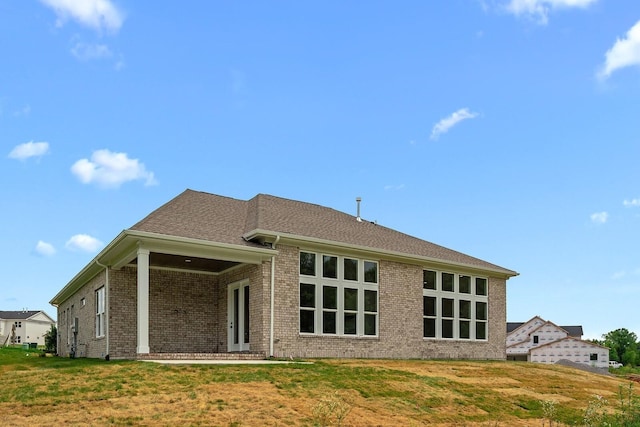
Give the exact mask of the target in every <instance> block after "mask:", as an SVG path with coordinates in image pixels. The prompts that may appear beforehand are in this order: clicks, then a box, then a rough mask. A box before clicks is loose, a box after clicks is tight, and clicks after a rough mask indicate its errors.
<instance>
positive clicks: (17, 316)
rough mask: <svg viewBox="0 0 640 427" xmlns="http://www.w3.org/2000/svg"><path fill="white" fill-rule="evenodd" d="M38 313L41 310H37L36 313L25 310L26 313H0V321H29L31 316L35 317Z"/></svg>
mask: <svg viewBox="0 0 640 427" xmlns="http://www.w3.org/2000/svg"><path fill="white" fill-rule="evenodd" d="M40 312H41V310H37V311H33V310H26V311H0V319H7V320H25V319H29V318H30V317H32V316H35V315H36V314H38V313H40ZM45 314H46V313H45ZM47 317H48V316H47Z"/></svg>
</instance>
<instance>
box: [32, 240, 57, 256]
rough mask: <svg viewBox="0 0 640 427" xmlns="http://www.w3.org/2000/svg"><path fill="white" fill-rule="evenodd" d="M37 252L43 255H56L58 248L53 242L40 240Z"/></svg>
mask: <svg viewBox="0 0 640 427" xmlns="http://www.w3.org/2000/svg"><path fill="white" fill-rule="evenodd" d="M36 253H38V254H39V255H43V256H52V255H55V253H56V248H54V247H53V245H52V244H51V243H47V242H43V241H42V240H38V243H37V244H36Z"/></svg>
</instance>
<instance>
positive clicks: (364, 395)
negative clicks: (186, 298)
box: [0, 348, 640, 426]
mask: <svg viewBox="0 0 640 427" xmlns="http://www.w3.org/2000/svg"><path fill="white" fill-rule="evenodd" d="M313 362H314V363H313V364H295V363H294V364H287V365H158V364H154V363H149V362H134V361H113V360H112V361H109V362H106V361H104V360H92V359H66V358H58V357H40V352H33V351H27V350H22V349H15V348H3V349H0V384H1V385H2V386H1V387H0V418H1V419H4V420H5V421H3V424H4V425H18V426H20V425H31V426H33V425H58V424H68V425H207V426H208V425H220V426H256V425H267V426H298V425H301V426H314V425H345V426H347V425H349V426H351V425H353V426H370V425H383V426H384V425H407V426H411V425H415V426H418V425H425V424H429V425H435V426H437V425H441V426H445V425H457V426H474V425H482V426H527V425H534V426H540V425H543V423H545V424H544V425H550V424H549V423H550V422H553V425H605V424H604V423H603V421H604V420H605V419H606V421H608V422H615V423H614V424H610V425H614V426H616V425H622V426H625V425H627V426H640V421H638V420H640V404H639V403H638V396H639V389H640V385H638V387H634V385H633V383H632V382H630V381H628V380H625V379H624V378H619V377H614V376H605V375H597V374H592V373H587V372H584V371H580V370H575V369H571V368H567V367H562V366H545V365H537V364H527V363H519V362H496V361H484V362H479V361H418V360H409V361H402V360H315V361H313ZM598 396H599V397H598ZM621 398H622V399H621ZM585 417H587V419H586V423H585ZM625 423H626V424H625Z"/></svg>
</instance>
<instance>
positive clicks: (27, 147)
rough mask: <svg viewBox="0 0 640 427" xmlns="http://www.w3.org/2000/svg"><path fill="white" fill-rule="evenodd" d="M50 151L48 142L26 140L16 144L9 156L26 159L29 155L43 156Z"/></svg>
mask: <svg viewBox="0 0 640 427" xmlns="http://www.w3.org/2000/svg"><path fill="white" fill-rule="evenodd" d="M48 152H49V143H48V142H33V141H31V142H25V143H24V144H20V145H16V146H15V147H14V148H13V150H11V152H10V153H9V158H11V159H19V160H25V159H28V158H29V157H41V156H44V155H45V154H47V153H48Z"/></svg>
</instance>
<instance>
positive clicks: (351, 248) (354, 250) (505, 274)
mask: <svg viewBox="0 0 640 427" xmlns="http://www.w3.org/2000/svg"><path fill="white" fill-rule="evenodd" d="M277 236H280V239H281V240H280V242H279V243H285V242H289V243H292V244H297V245H300V244H303V245H305V246H306V247H309V248H317V249H321V250H327V251H331V250H333V251H335V250H336V248H338V249H339V250H341V251H343V252H345V253H349V254H353V255H357V256H361V257H365V258H366V257H369V258H378V257H382V258H384V259H386V260H391V261H398V262H403V263H411V264H429V265H432V266H434V268H438V269H445V270H446V269H447V268H457V269H458V271H464V272H470V273H481V274H485V275H486V274H487V273H491V274H492V275H493V276H495V277H500V278H504V279H508V278H510V277H515V276H517V275H518V273H517V272H515V271H514V272H512V271H511V270H506V269H493V268H484V267H479V266H477V265H472V264H465V263H460V262H454V261H444V260H441V259H437V258H431V257H426V256H421V255H412V254H407V253H403V252H397V251H389V250H385V249H376V248H371V247H367V246H360V245H351V244H348V243H342V242H335V241H332V240H326V239H319V238H316V237H307V236H300V235H296V234H289V233H277V232H273V231H267V230H261V229H256V230H252V231H250V232H248V233H245V234H244V235H243V236H242V237H244V238H245V239H246V240H251V239H255V238H262V239H264V240H265V241H273V240H275V239H276V237H277Z"/></svg>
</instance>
